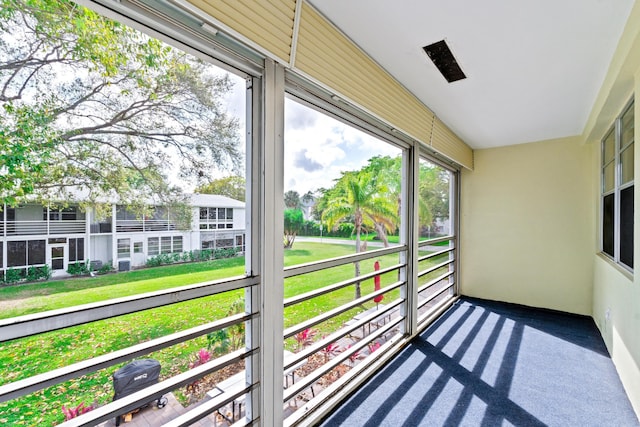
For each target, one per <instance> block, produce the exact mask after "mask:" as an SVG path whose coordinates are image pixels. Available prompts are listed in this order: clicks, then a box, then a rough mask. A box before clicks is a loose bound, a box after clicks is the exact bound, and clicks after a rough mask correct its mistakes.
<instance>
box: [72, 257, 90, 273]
mask: <svg viewBox="0 0 640 427" xmlns="http://www.w3.org/2000/svg"><path fill="white" fill-rule="evenodd" d="M89 265H90V263H89V261H88V260H87V261H84V262H73V263H70V264H69V265H68V266H67V273H69V274H71V275H72V276H83V275H85V274H89Z"/></svg>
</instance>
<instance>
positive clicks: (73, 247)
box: [69, 239, 84, 262]
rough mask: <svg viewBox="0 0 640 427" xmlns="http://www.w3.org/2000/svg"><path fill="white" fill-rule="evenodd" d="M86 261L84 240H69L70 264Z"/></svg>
mask: <svg viewBox="0 0 640 427" xmlns="http://www.w3.org/2000/svg"><path fill="white" fill-rule="evenodd" d="M75 261H84V239H69V262H75Z"/></svg>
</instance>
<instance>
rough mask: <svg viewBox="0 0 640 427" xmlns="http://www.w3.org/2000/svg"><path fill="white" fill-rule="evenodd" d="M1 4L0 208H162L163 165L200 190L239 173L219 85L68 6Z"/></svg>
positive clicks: (167, 194) (234, 136) (168, 190)
mask: <svg viewBox="0 0 640 427" xmlns="http://www.w3.org/2000/svg"><path fill="white" fill-rule="evenodd" d="M0 4H1V5H2V7H1V8H0V102H2V108H1V109H0V161H2V165H3V171H2V172H3V179H2V181H1V183H0V197H1V198H2V200H1V202H6V203H9V204H15V203H18V202H19V201H20V199H22V198H24V197H25V196H27V195H29V194H35V195H37V196H38V197H39V198H40V199H42V200H45V199H48V200H67V199H69V198H70V196H71V197H72V196H73V194H74V192H75V193H76V194H77V192H78V191H79V190H80V191H83V193H85V194H86V195H87V199H88V200H91V201H96V200H100V199H101V198H102V199H103V198H106V197H112V196H114V195H116V196H117V197H118V198H119V202H120V203H123V204H124V203H128V202H135V200H138V201H139V200H143V199H146V200H147V201H148V199H149V196H151V195H154V196H158V197H156V200H157V199H158V198H160V200H157V202H161V201H165V200H167V199H175V195H176V194H178V193H179V190H178V189H176V188H172V187H171V186H170V185H169V184H168V182H167V181H168V180H167V175H166V171H168V170H170V166H178V167H179V173H180V178H183V179H193V180H196V181H205V180H208V179H211V172H213V171H215V170H216V168H217V167H223V168H234V167H237V166H238V165H239V162H240V160H241V157H242V156H241V153H240V151H239V137H238V123H237V120H236V119H234V118H231V117H229V116H228V115H227V113H226V112H225V110H224V109H223V107H222V105H221V103H220V100H221V99H222V96H223V95H224V94H226V93H227V92H228V91H229V90H230V89H231V82H230V80H229V78H228V75H220V74H219V73H218V74H216V72H214V71H213V69H212V67H211V66H210V65H209V64H207V63H204V62H203V61H201V60H199V59H197V58H195V57H193V56H191V55H188V54H186V53H184V52H181V51H179V50H176V49H174V48H172V47H170V46H168V45H166V44H164V43H162V42H160V41H158V40H155V39H151V38H149V37H147V36H146V35H144V34H142V33H140V32H138V31H136V30H133V29H131V28H129V27H126V26H124V25H121V24H119V23H117V22H115V21H111V20H109V19H106V18H103V17H101V16H100V15H98V14H97V13H95V12H93V11H90V10H89V9H86V8H84V7H81V6H79V5H77V4H75V3H72V2H70V1H67V0H0Z"/></svg>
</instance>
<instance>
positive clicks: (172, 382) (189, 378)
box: [60, 349, 258, 427]
mask: <svg viewBox="0 0 640 427" xmlns="http://www.w3.org/2000/svg"><path fill="white" fill-rule="evenodd" d="M257 351H258V349H254V350H248V351H247V350H246V349H241V350H236V351H234V352H232V353H229V354H227V355H225V356H222V357H220V358H217V359H215V360H212V361H211V362H207V363H205V364H203V365H200V366H196V367H195V368H193V369H190V370H189V371H187V372H183V373H181V374H178V375H175V376H173V377H171V378H168V379H166V380H164V381H162V382H159V383H157V384H154V385H151V386H149V387H147V388H145V389H143V390H140V391H138V392H135V393H132V394H130V395H128V396H125V397H122V398H120V399H118V400H115V401H113V402H111V403H108V404H107V405H105V406H100V407H98V408H96V409H94V410H92V411H89V412H87V413H85V414H83V415H80V416H79V417H77V418H73V419H71V420H69V421H67V422H65V423H63V424H60V425H61V426H64V427H80V426H87V427H89V426H95V425H97V424H99V423H101V422H103V421H107V420H109V419H111V418H114V417H116V416H117V415H121V414H126V413H127V412H129V411H131V410H134V409H136V408H138V407H140V406H142V405H143V404H145V403H147V402H150V401H153V400H155V399H158V398H159V397H161V396H162V395H164V394H166V393H169V392H171V391H173V390H175V389H177V388H180V387H182V386H184V385H187V384H190V383H192V382H193V381H195V380H197V379H200V378H202V377H204V376H206V375H209V374H211V373H213V372H216V371H218V370H220V369H222V368H225V367H227V366H229V365H231V364H233V363H236V362H239V361H241V360H244V359H246V358H247V357H249V356H251V355H253V354H254V353H256V352H257ZM245 392H246V389H245ZM231 400H233V399H230V400H229V402H230V401H231Z"/></svg>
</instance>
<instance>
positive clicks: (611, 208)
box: [599, 98, 635, 273]
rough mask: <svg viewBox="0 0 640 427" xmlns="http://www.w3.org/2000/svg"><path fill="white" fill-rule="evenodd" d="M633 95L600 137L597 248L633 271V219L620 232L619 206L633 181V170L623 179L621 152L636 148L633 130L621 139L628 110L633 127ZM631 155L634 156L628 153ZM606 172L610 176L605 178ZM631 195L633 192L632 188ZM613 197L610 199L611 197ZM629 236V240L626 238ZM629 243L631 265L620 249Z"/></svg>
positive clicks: (632, 185)
mask: <svg viewBox="0 0 640 427" xmlns="http://www.w3.org/2000/svg"><path fill="white" fill-rule="evenodd" d="M634 107H635V99H634V98H632V99H631V100H630V101H629V102H627V103H626V104H625V106H624V108H623V109H622V111H621V112H620V114H618V115H617V116H616V118H615V120H614V122H613V124H612V126H611V127H610V128H609V129H608V130H607V132H606V133H605V135H604V137H603V138H602V139H601V140H600V220H599V230H600V233H599V234H600V236H599V242H600V244H599V249H600V253H601V254H602V255H603V256H604V257H606V258H607V259H609V260H611V261H612V262H614V263H615V264H616V265H619V266H620V267H622V268H623V269H624V270H625V271H627V272H630V273H633V272H634V267H633V263H634V253H633V245H634V236H633V226H634V224H633V222H632V223H631V232H630V233H628V232H627V233H623V230H622V226H623V224H621V223H622V222H623V220H622V218H621V216H622V211H623V208H624V206H622V203H623V201H622V195H623V194H622V193H625V190H628V189H633V188H634V183H635V173H634V172H632V177H631V179H630V180H628V181H627V182H622V181H623V156H622V154H623V153H624V152H627V151H628V150H635V136H634V132H633V131H632V132H631V137H630V139H629V140H628V141H622V139H623V135H624V131H625V129H624V128H623V124H624V119H625V118H626V116H627V114H632V120H631V121H630V122H629V123H630V124H631V125H632V126H633V127H632V130H633V129H634V128H635V112H634ZM612 136H613V158H607V146H606V143H607V142H609V140H610V138H611V137H612ZM631 158H632V159H633V156H632V157H631ZM610 167H613V185H612V186H610V185H609V187H607V185H608V184H610V183H609V181H610V179H611V178H610V175H611V171H610V169H608V168H610ZM607 172H608V173H609V178H607ZM631 191H632V193H631V194H632V195H633V190H631ZM611 198H613V200H611ZM631 203H632V205H631V210H632V211H633V207H634V205H635V201H634V200H633V198H632V199H631ZM628 239H630V242H629V241H628ZM623 246H625V247H631V255H630V256H631V265H628V264H627V263H626V261H625V260H624V258H625V256H626V255H625V254H623V253H622V247H623Z"/></svg>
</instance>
